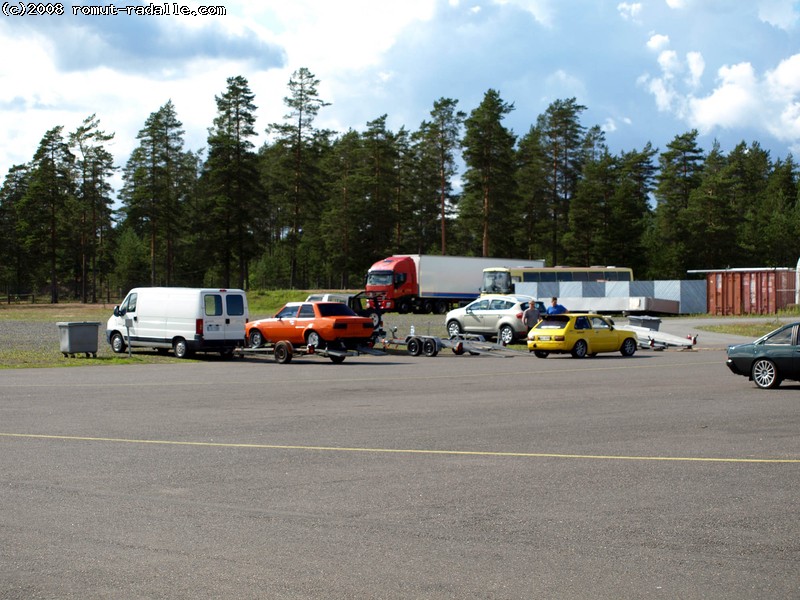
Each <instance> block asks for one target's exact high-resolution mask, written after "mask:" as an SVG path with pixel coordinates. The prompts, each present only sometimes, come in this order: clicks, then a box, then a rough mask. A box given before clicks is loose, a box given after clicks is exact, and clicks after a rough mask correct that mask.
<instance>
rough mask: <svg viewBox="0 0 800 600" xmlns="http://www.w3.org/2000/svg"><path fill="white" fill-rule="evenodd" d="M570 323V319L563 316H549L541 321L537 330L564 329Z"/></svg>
mask: <svg viewBox="0 0 800 600" xmlns="http://www.w3.org/2000/svg"><path fill="white" fill-rule="evenodd" d="M567 323H569V317H565V316H562V315H547V316H546V317H544V319H542V320H541V321H539V323H538V324H537V325H536V329H564V327H566V326H567Z"/></svg>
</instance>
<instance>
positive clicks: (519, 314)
mask: <svg viewBox="0 0 800 600" xmlns="http://www.w3.org/2000/svg"><path fill="white" fill-rule="evenodd" d="M517 318H518V319H519V320H520V321H522V313H521V312H518V313H517Z"/></svg>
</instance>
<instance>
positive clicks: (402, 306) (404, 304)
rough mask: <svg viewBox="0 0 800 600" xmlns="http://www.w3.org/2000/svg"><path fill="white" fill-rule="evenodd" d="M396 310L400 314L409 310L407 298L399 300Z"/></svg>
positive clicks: (409, 303)
mask: <svg viewBox="0 0 800 600" xmlns="http://www.w3.org/2000/svg"><path fill="white" fill-rule="evenodd" d="M397 312H399V313H400V314H401V315H406V314H408V313H409V312H411V302H409V301H408V300H400V302H398V303H397Z"/></svg>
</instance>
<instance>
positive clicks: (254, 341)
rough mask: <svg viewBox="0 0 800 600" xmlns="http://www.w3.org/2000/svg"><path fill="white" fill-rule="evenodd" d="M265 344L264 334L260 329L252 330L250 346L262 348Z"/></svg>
mask: <svg viewBox="0 0 800 600" xmlns="http://www.w3.org/2000/svg"><path fill="white" fill-rule="evenodd" d="M263 345H264V336H263V335H262V333H261V332H260V331H259V330H258V329H251V330H250V347H251V348H260V347H261V346H263Z"/></svg>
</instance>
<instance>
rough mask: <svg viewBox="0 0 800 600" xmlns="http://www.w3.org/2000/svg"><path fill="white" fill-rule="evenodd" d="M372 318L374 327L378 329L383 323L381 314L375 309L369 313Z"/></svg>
mask: <svg viewBox="0 0 800 600" xmlns="http://www.w3.org/2000/svg"><path fill="white" fill-rule="evenodd" d="M367 316H368V317H369V318H370V319H372V328H373V329H377V328H378V326H379V325H380V324H381V315H380V313H377V312H375V311H372V312H370V313H369V314H368V315H367Z"/></svg>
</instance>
